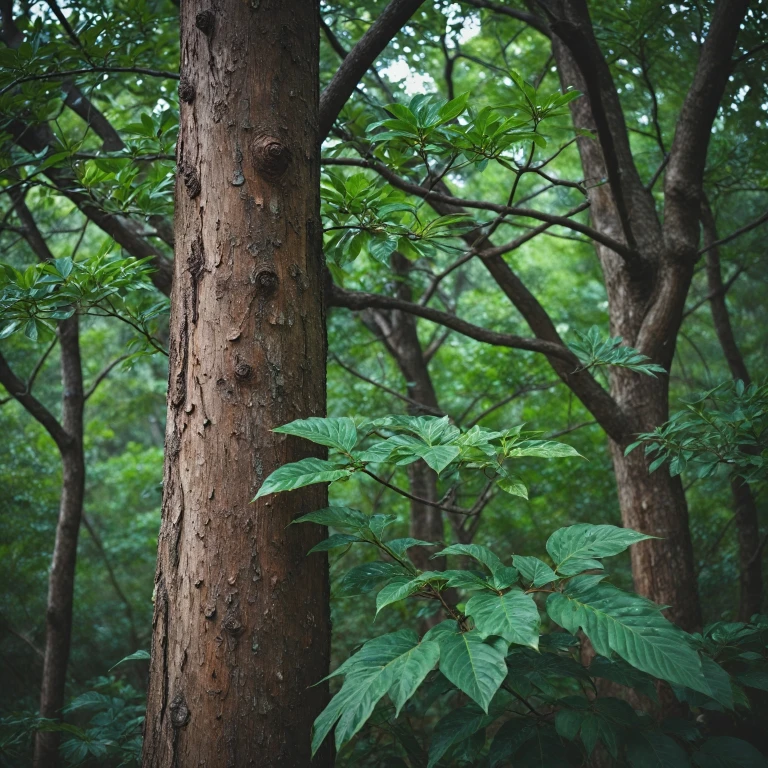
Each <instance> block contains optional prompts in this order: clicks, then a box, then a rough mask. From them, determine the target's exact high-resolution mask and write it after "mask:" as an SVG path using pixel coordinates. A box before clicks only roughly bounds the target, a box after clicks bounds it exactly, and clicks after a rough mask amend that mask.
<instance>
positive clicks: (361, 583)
mask: <svg viewBox="0 0 768 768" xmlns="http://www.w3.org/2000/svg"><path fill="white" fill-rule="evenodd" d="M405 575H407V574H406V572H405V571H404V570H403V568H402V566H400V565H395V564H394V563H385V562H382V561H381V560H374V561H373V562H370V563H362V564H361V565H357V566H355V567H354V568H352V569H350V570H349V571H347V572H346V573H345V574H344V577H343V578H342V579H341V582H340V583H339V586H338V588H337V590H336V596H337V597H351V596H353V595H363V594H365V593H366V592H371V591H372V590H374V589H376V587H378V586H379V584H381V583H382V582H383V581H387V580H388V579H392V578H394V577H395V576H400V577H402V576H405Z"/></svg>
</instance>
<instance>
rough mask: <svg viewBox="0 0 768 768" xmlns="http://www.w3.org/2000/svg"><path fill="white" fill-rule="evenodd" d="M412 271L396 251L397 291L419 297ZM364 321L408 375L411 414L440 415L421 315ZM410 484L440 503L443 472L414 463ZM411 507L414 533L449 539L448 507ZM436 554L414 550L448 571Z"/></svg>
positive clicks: (427, 566)
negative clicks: (419, 327) (412, 283)
mask: <svg viewBox="0 0 768 768" xmlns="http://www.w3.org/2000/svg"><path fill="white" fill-rule="evenodd" d="M410 269H411V263H410V262H409V261H408V259H407V258H406V257H405V256H403V255H402V254H401V253H398V252H397V251H395V253H393V254H392V271H393V272H394V274H395V275H397V277H398V278H399V281H398V283H397V288H396V294H397V296H398V298H401V299H404V300H405V301H411V300H412V299H413V292H412V291H411V287H410V285H409V284H408V274H409V272H410ZM363 320H364V321H365V323H366V325H367V326H368V328H369V329H370V330H371V332H372V333H373V334H375V335H376V336H377V337H378V338H379V339H380V341H381V342H382V344H384V347H385V348H386V349H387V351H388V352H389V354H390V355H391V356H392V359H393V360H394V361H395V364H396V365H397V367H398V368H399V369H400V373H402V375H403V378H404V379H405V387H406V392H407V395H408V397H409V398H410V400H411V403H410V404H409V405H408V412H409V413H411V414H412V415H414V416H423V415H425V414H427V415H435V414H439V413H440V412H441V411H440V406H439V404H438V401H437V394H436V393H435V388H434V386H433V385H432V377H431V376H430V374H429V368H428V366H427V361H426V359H425V357H424V350H423V349H422V346H421V341H420V340H419V334H418V330H417V327H416V318H415V317H414V316H413V315H410V314H408V313H407V312H400V311H398V310H393V311H390V312H385V311H381V310H369V311H368V312H366V313H364V315H363ZM408 482H409V486H410V492H411V494H412V495H413V496H418V497H419V498H420V499H426V500H427V501H437V499H438V491H437V473H436V472H435V471H434V470H433V469H431V468H430V467H429V466H428V465H427V463H426V462H424V461H416V462H414V463H413V464H409V465H408ZM410 507H411V513H410V531H409V533H410V535H411V536H412V537H413V538H414V539H421V540H422V541H434V542H441V541H443V538H444V531H443V513H442V511H441V510H440V509H439V508H438V507H433V506H431V505H429V504H423V503H421V502H418V501H414V500H411V502H410ZM431 554H432V549H430V548H427V547H414V548H413V549H411V550H410V552H409V556H410V558H411V560H413V563H414V565H415V566H416V567H417V568H419V569H420V570H422V571H428V570H429V571H442V570H444V569H445V558H444V557H441V558H438V559H437V560H430V556H431Z"/></svg>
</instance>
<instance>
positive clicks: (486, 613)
mask: <svg viewBox="0 0 768 768" xmlns="http://www.w3.org/2000/svg"><path fill="white" fill-rule="evenodd" d="M465 613H466V614H467V616H471V617H472V619H473V621H474V622H475V628H476V629H477V631H478V632H479V633H480V635H481V636H482V637H483V638H486V637H490V636H492V635H497V636H498V637H503V638H504V639H505V640H506V641H507V642H508V643H516V644H518V645H528V646H530V647H531V648H538V647H539V630H540V628H541V619H540V618H539V610H538V608H537V607H536V603H535V602H534V600H533V597H531V595H527V594H525V592H523V591H522V590H520V589H513V590H510V591H509V592H507V593H506V594H503V595H500V594H498V593H490V592H481V593H480V594H477V595H474V596H473V597H471V598H470V599H469V601H468V602H467V607H466V609H465Z"/></svg>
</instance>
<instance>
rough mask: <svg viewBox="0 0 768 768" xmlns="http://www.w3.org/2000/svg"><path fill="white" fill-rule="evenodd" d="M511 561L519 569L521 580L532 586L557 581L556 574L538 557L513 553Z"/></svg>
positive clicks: (541, 585)
mask: <svg viewBox="0 0 768 768" xmlns="http://www.w3.org/2000/svg"><path fill="white" fill-rule="evenodd" d="M512 563H513V564H514V566H515V568H517V570H518V571H520V575H521V576H522V577H523V581H525V582H527V583H528V584H530V585H531V586H533V587H543V586H544V585H545V584H550V583H551V582H553V581H557V578H558V577H557V574H556V573H555V572H554V571H553V570H552V569H551V568H550V567H549V566H548V565H547V564H546V563H545V562H542V561H541V560H539V558H538V557H526V556H525V555H515V556H514V557H513V558H512Z"/></svg>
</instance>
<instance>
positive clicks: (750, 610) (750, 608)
mask: <svg viewBox="0 0 768 768" xmlns="http://www.w3.org/2000/svg"><path fill="white" fill-rule="evenodd" d="M701 223H702V229H703V231H704V245H705V247H707V248H709V250H708V251H707V287H708V288H709V296H710V299H709V306H710V309H711V311H712V322H713V324H714V326H715V333H716V334H717V338H718V341H719V342H720V347H721V348H722V350H723V354H724V355H725V359H726V360H727V361H728V367H729V368H730V370H731V376H733V378H734V379H735V380H741V381H743V382H744V384H745V385H749V383H750V382H751V380H752V379H751V377H750V375H749V371H748V370H747V364H746V363H745V361H744V357H743V355H742V354H741V350H740V349H739V345H738V344H737V343H736V337H735V335H734V333H733V328H732V326H731V317H730V314H729V313H728V305H727V304H726V302H725V293H726V291H725V286H724V285H723V274H722V269H721V267H720V249H719V247H717V246H715V247H712V244H713V243H715V242H717V239H718V237H717V226H716V223H715V217H714V215H713V213H712V209H711V208H710V206H709V202H708V201H707V200H704V202H703V203H702V206H701ZM730 484H731V496H732V497H733V513H734V515H735V516H736V531H737V535H738V542H739V613H738V618H739V621H749V620H750V618H751V617H752V616H753V615H754V614H756V613H759V612H760V608H761V607H762V603H763V560H762V557H761V550H760V520H759V516H758V513H757V503H756V501H755V495H754V494H753V493H752V489H751V488H750V486H749V483H746V482H745V481H744V480H743V479H742V478H740V477H732V478H731V481H730Z"/></svg>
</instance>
